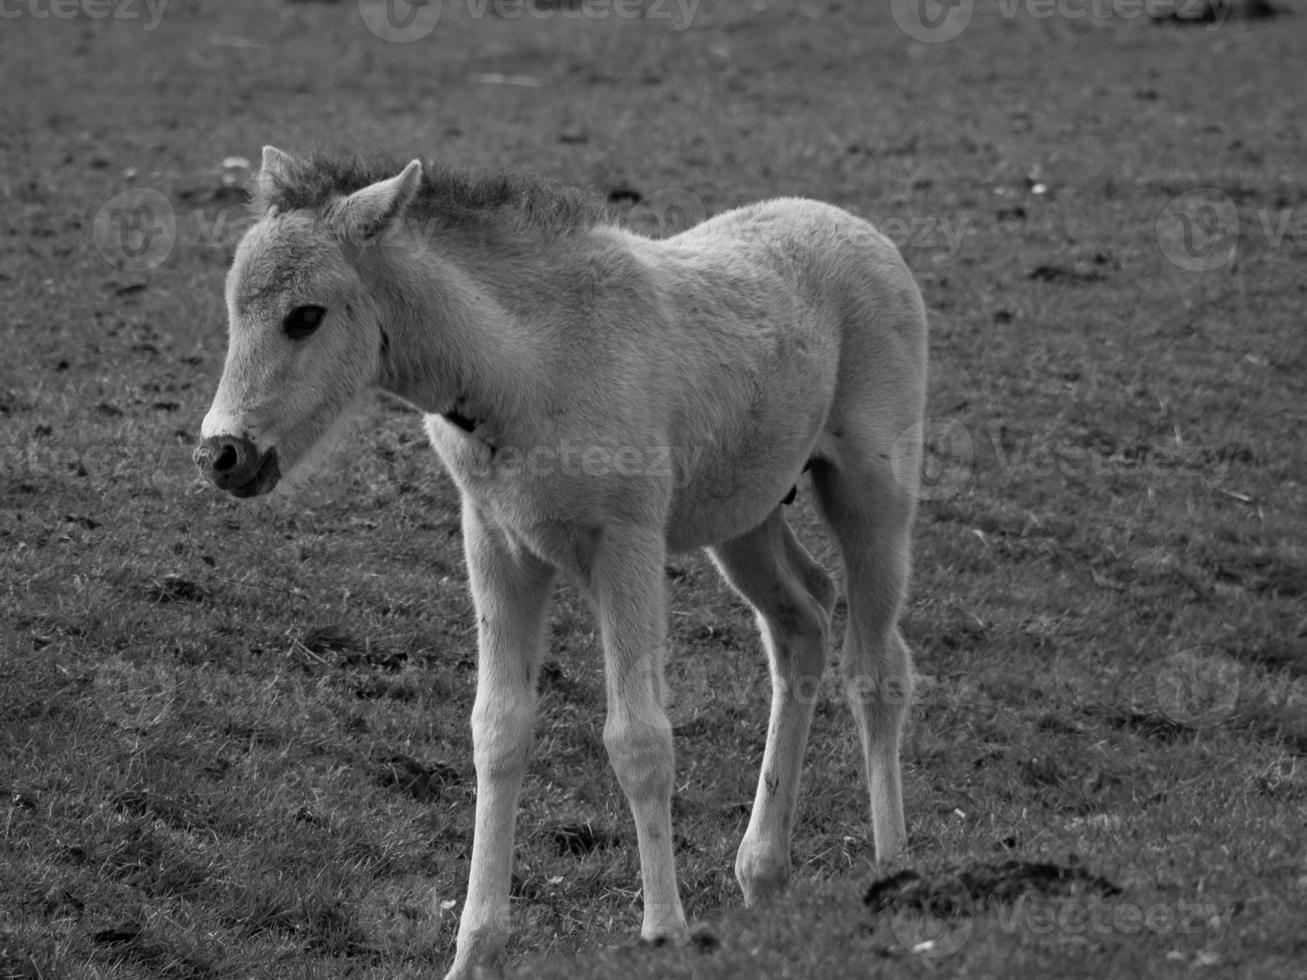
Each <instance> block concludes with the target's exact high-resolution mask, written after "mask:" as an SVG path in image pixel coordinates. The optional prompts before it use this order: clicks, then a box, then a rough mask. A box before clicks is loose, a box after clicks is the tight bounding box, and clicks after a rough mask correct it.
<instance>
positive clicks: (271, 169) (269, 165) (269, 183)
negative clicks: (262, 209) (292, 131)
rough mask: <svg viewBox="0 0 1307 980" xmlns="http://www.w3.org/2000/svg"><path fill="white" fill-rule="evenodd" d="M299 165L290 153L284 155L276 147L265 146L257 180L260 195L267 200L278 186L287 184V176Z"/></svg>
mask: <svg viewBox="0 0 1307 980" xmlns="http://www.w3.org/2000/svg"><path fill="white" fill-rule="evenodd" d="M297 163H299V161H298V160H297V159H295V157H293V156H291V155H290V154H289V153H282V152H281V150H279V149H277V148H276V147H275V146H265V147H264V148H263V163H262V165H261V166H260V167H259V175H258V178H257V179H258V185H259V187H258V189H259V195H260V196H261V197H263V198H264V199H265V200H266V199H267V198H268V196H269V194H270V193H271V192H272V190H274V189H275V187H276V185H277V184H280V183H284V182H285V180H286V176H287V174H289V173H290V171H291V168H293V167H294V166H295V165H296V164H297Z"/></svg>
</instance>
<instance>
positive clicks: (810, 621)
mask: <svg viewBox="0 0 1307 980" xmlns="http://www.w3.org/2000/svg"><path fill="white" fill-rule="evenodd" d="M712 555H713V557H714V558H715V559H716V561H717V565H718V567H719V568H720V569H721V570H722V573H723V574H724V575H725V576H726V579H727V581H729V582H730V583H731V585H733V586H734V587H735V589H736V590H737V591H738V592H739V593H740V594H741V595H742V596H743V597H744V598H745V599H746V600H748V602H749V603H750V604H751V605H752V606H753V607H754V609H755V611H756V612H757V614H758V624H759V627H760V629H761V631H762V637H763V644H764V645H765V646H766V648H767V656H768V660H769V662H770V665H771V678H772V705H771V721H770V724H769V726H768V729H767V749H766V752H765V753H764V754H763V760H762V772H761V773H760V774H759V777H758V792H757V795H756V796H755V797H754V801H753V813H752V815H751V816H750V818H749V828H748V829H747V830H746V831H745V832H744V839H743V840H742V841H741V842H740V850H739V852H738V853H737V854H736V858H735V877H736V878H737V879H738V880H739V882H740V887H741V888H742V889H743V890H744V900H745V902H746V904H749V905H752V904H754V903H755V902H757V901H759V900H761V899H764V898H767V897H769V896H771V895H773V894H775V893H777V892H779V891H780V890H781V889H782V888H784V887H785V883H786V881H787V880H788V879H789V876H790V835H791V833H792V832H793V829H794V813H795V808H796V804H797V802H798V795H799V774H800V770H801V768H802V765H803V750H804V746H805V744H806V743H807V740H808V728H809V726H810V725H811V723H812V709H813V704H814V702H815V699H816V695H817V689H818V688H819V687H820V685H821V676H822V672H823V671H824V669H825V666H826V646H827V637H828V633H829V625H830V611H831V606H832V605H833V604H834V601H835V587H834V585H833V584H832V582H831V579H830V576H829V575H827V574H826V572H825V570H824V569H822V567H821V566H820V565H818V564H817V563H816V562H815V561H813V560H812V558H811V557H810V556H809V555H808V552H807V551H805V550H804V548H803V545H801V544H800V543H799V542H798V540H797V539H796V538H795V537H794V532H793V531H791V530H790V527H789V525H788V524H787V523H786V522H785V517H784V515H783V514H782V512H781V510H780V508H777V509H776V510H774V511H772V513H771V515H770V516H769V517H768V518H767V520H766V521H765V522H764V523H763V524H762V525H760V526H759V527H757V528H755V529H754V530H752V531H750V532H749V533H748V534H745V535H742V536H741V537H738V538H735V539H734V540H732V541H728V542H726V543H725V544H723V545H720V546H718V547H716V548H714V549H712Z"/></svg>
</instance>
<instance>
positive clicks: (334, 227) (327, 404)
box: [195, 147, 422, 497]
mask: <svg viewBox="0 0 1307 980" xmlns="http://www.w3.org/2000/svg"><path fill="white" fill-rule="evenodd" d="M300 167H302V165H301V164H300V163H299V162H298V161H296V160H295V159H294V158H292V157H289V156H287V155H286V154H284V153H282V152H281V151H279V150H276V149H273V148H272V147H266V148H265V149H264V151H263V166H262V169H261V170H260V172H259V177H258V185H259V186H258V187H257V189H256V196H255V200H256V202H258V201H262V202H270V201H272V202H275V201H276V200H277V194H276V191H277V188H278V186H279V185H283V184H285V183H286V182H287V181H290V180H293V179H294V174H295V172H296V170H297V168H300ZM421 183H422V165H421V163H419V162H418V161H416V160H414V161H413V162H412V163H410V164H409V165H408V166H407V167H406V168H405V169H404V171H403V172H402V173H400V174H399V175H397V176H395V177H392V178H390V179H388V180H383V181H380V182H378V183H375V184H372V185H371V186H368V187H365V188H363V189H362V190H358V191H355V192H354V193H352V194H349V195H347V196H342V197H338V198H336V199H334V200H332V201H331V202H330V203H329V204H327V205H324V206H322V207H318V208H314V209H311V210H297V209H279V208H278V207H277V206H276V204H275V203H274V204H271V205H270V206H268V207H267V209H266V211H265V212H264V213H263V214H262V215H261V217H259V219H258V221H257V223H256V224H254V225H253V226H252V227H251V228H250V229H249V231H248V232H246V234H245V237H244V238H243V239H242V240H241V243H240V245H239V246H238V247H237V249H236V256H235V260H234V261H233V263H232V267H231V271H230V273H228V275H227V315H228V320H229V326H228V333H229V336H228V345H227V362H226V366H225V367H224V369H223V373H222V381H221V382H220V383H219V385H218V393H217V395H216V396H215V397H214V400H213V407H212V408H210V409H209V414H208V415H206V416H205V418H204V423H203V426H202V429H201V435H202V439H201V442H200V444H199V445H198V446H197V447H196V449H195V462H196V465H198V466H199V468H200V470H201V472H203V473H204V475H205V476H206V477H208V478H209V480H211V481H212V482H213V483H214V484H216V485H217V486H218V487H220V488H221V489H223V490H226V491H228V492H229V493H231V494H233V495H235V496H237V497H253V496H257V495H258V494H262V493H267V492H268V491H269V490H271V489H273V487H275V486H276V485H277V481H278V480H279V479H280V478H281V476H282V474H283V473H289V472H290V471H291V470H292V469H293V468H294V467H295V465H296V464H297V463H299V462H300V461H301V460H303V459H304V457H305V455H306V454H307V453H308V451H309V450H310V449H311V448H312V447H313V446H314V444H316V443H317V442H318V441H319V440H321V439H322V437H323V436H324V435H325V434H326V433H327V431H328V430H329V429H330V428H331V427H332V424H333V423H334V422H336V420H337V419H339V418H340V417H341V415H342V414H343V412H344V410H345V408H346V407H347V406H348V405H349V404H350V402H351V401H352V400H353V399H354V398H355V397H356V396H358V395H359V394H360V393H361V392H363V391H364V390H365V389H367V388H369V387H371V386H372V385H374V384H376V382H377V381H378V379H379V372H380V369H381V351H382V347H383V345H384V343H385V338H384V334H383V326H384V324H383V322H382V312H381V310H380V309H379V308H378V305H377V301H376V299H375V298H374V296H373V294H372V292H371V290H370V289H369V287H368V285H367V284H366V283H365V281H364V279H363V277H362V276H361V274H360V265H361V263H362V261H363V260H364V259H365V258H366V253H365V249H366V248H367V246H369V245H371V244H375V243H377V242H378V241H379V240H380V239H381V238H382V236H384V235H385V234H386V233H387V231H388V230H389V229H390V228H391V226H392V225H394V224H395V223H396V222H397V221H398V220H399V219H400V218H401V217H402V215H403V212H404V209H405V208H406V207H407V206H408V204H409V202H410V201H412V199H413V197H414V195H415V194H416V193H417V192H418V189H419V187H420V185H421Z"/></svg>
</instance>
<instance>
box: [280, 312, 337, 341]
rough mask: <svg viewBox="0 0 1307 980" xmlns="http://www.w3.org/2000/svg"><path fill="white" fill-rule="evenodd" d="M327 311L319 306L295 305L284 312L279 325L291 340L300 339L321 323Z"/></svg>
mask: <svg viewBox="0 0 1307 980" xmlns="http://www.w3.org/2000/svg"><path fill="white" fill-rule="evenodd" d="M326 315H327V311H326V309H325V308H324V307H321V306H297V307H295V309H293V310H291V311H290V312H289V313H287V314H286V319H285V321H283V323H282V325H281V327H282V329H283V330H285V331H286V336H287V337H289V338H290V339H291V340H302V339H303V338H305V337H307V336H308V335H309V334H311V333H313V331H314V330H317V329H318V326H319V324H321V323H322V318H323V317H325V316H326Z"/></svg>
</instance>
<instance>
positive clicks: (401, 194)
mask: <svg viewBox="0 0 1307 980" xmlns="http://www.w3.org/2000/svg"><path fill="white" fill-rule="evenodd" d="M421 186H422V161H421V160H414V161H413V162H412V163H410V164H409V165H408V166H407V167H405V168H404V170H403V172H402V173H400V174H398V175H396V176H394V177H391V178H389V179H388V180H382V181H378V182H377V183H375V184H372V185H371V186H369V187H365V188H363V190H361V191H355V192H354V193H353V194H351V195H350V196H349V197H347V198H345V200H344V201H342V202H341V206H340V215H341V222H342V223H343V225H344V230H345V236H346V238H347V240H349V241H351V242H353V243H354V244H357V245H361V244H364V243H366V242H369V241H371V240H372V239H374V238H377V237H379V236H380V235H382V234H383V233H384V232H385V231H386V230H387V229H389V228H390V227H391V226H392V225H393V224H394V223H395V222H396V221H398V220H399V219H400V218H401V217H402V216H403V214H404V209H405V208H407V207H408V206H409V202H411V201H412V200H413V198H414V197H416V196H417V192H418V190H419V188H421Z"/></svg>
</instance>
